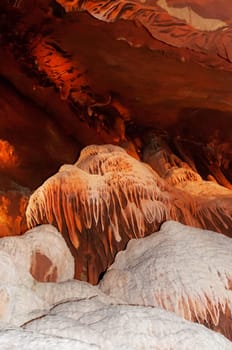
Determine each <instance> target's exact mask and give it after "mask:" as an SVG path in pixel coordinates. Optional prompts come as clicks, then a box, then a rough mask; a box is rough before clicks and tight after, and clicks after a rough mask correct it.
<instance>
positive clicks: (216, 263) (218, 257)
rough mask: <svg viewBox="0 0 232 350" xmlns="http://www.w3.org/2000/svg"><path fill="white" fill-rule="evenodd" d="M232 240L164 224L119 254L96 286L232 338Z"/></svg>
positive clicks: (119, 296) (180, 226)
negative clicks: (164, 310) (166, 311)
mask: <svg viewBox="0 0 232 350" xmlns="http://www.w3.org/2000/svg"><path fill="white" fill-rule="evenodd" d="M231 248H232V241H231V238H228V237H226V236H224V235H219V234H217V233H214V232H211V231H203V230H200V229H197V228H190V227H187V226H184V225H181V224H180V223H177V222H173V221H170V222H167V223H164V224H163V225H162V227H161V230H160V231H159V232H157V233H154V234H152V235H151V236H149V237H146V238H143V239H140V240H137V241H136V240H132V241H130V242H129V244H128V246H127V249H126V250H125V251H124V252H120V253H118V255H117V256H116V260H115V262H114V264H113V265H112V266H111V267H110V268H109V269H108V271H107V273H106V274H105V276H104V278H103V280H102V281H101V284H100V287H101V290H102V291H103V292H105V293H106V294H108V295H110V296H112V297H117V298H120V299H122V300H123V301H124V302H126V303H127V304H133V305H143V306H155V307H162V308H164V309H166V310H168V311H172V312H175V313H176V314H178V315H180V316H181V317H184V318H185V319H187V320H191V321H194V322H198V323H202V324H204V325H206V326H207V327H209V328H211V329H213V330H216V331H219V332H221V333H222V334H224V335H225V336H227V337H228V338H230V339H231V334H232V333H231V332H232V316H231V313H232V290H231V281H232V274H231V266H232V257H231Z"/></svg>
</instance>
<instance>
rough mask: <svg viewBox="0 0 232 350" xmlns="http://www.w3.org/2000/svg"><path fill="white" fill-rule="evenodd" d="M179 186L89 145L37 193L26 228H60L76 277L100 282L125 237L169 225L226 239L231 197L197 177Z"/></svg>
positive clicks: (107, 148) (118, 153)
mask: <svg viewBox="0 0 232 350" xmlns="http://www.w3.org/2000/svg"><path fill="white" fill-rule="evenodd" d="M160 164H162V162H161V163H160ZM167 165H168V163H167ZM190 170H191V169H190ZM190 170H188V171H189V172H190ZM180 171H181V168H180ZM193 173H194V172H193V171H192V170H191V174H193ZM175 176H176V174H174V177H175ZM182 176H183V174H182ZM177 183H178V186H177V188H175V187H173V183H172V182H170V184H172V187H171V186H170V185H169V184H167V183H165V182H164V180H163V179H162V178H160V177H159V176H158V174H157V173H156V172H155V171H153V170H152V169H151V168H150V167H149V166H148V165H146V164H145V163H142V162H140V161H138V160H136V159H134V158H132V157H130V156H129V155H128V154H127V153H126V152H125V151H124V150H123V149H121V148H120V147H118V146H112V145H104V146H89V147H86V148H85V149H83V150H82V152H81V155H80V158H79V160H78V161H77V162H76V163H75V164H74V165H64V166H62V167H61V168H60V171H59V172H58V173H57V174H55V175H54V176H53V177H51V178H49V179H48V180H47V181H46V182H45V183H44V184H43V185H42V186H41V187H39V188H38V189H37V190H36V191H35V192H34V194H33V195H32V196H31V197H30V200H29V203H28V207H27V210H26V216H27V223H28V226H29V227H33V226H35V225H37V224H41V223H50V224H53V225H55V226H56V227H58V229H59V231H60V232H62V234H63V235H64V237H65V239H66V241H67V243H68V245H69V247H70V248H71V251H72V253H73V255H74V256H75V259H76V272H75V276H76V277H77V278H78V279H83V280H88V281H90V282H92V283H97V281H98V279H99V276H100V275H101V273H102V272H104V271H105V270H106V268H107V267H108V266H109V265H110V264H111V263H112V261H113V259H114V256H115V254H116V253H117V252H118V251H119V250H122V249H124V248H125V246H126V243H127V242H128V241H129V239H131V238H141V237H144V236H146V235H147V234H150V233H151V232H154V231H156V230H158V229H159V226H160V224H161V223H163V222H164V221H166V220H168V219H173V220H176V221H180V222H182V223H185V224H188V225H190V226H196V227H202V228H208V229H214V230H215V231H219V232H224V231H225V232H226V233H228V234H230V232H229V230H230V224H231V210H232V208H231V205H230V204H231V191H229V190H227V189H224V188H222V187H220V186H218V185H215V184H213V183H208V182H204V181H202V180H201V178H200V177H199V176H198V175H197V174H195V177H193V178H190V179H189V178H188V177H187V178H185V179H184V185H185V186H187V185H188V186H189V188H190V189H188V188H187V189H185V188H183V182H181V183H180V181H179V182H178V181H177ZM215 193H216V194H217V196H218V198H217V200H215Z"/></svg>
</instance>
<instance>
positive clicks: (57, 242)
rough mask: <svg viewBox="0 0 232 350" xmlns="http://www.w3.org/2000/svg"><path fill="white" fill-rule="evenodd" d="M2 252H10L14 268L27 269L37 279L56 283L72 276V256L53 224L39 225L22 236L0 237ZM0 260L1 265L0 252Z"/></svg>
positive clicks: (0, 251)
mask: <svg viewBox="0 0 232 350" xmlns="http://www.w3.org/2000/svg"><path fill="white" fill-rule="evenodd" d="M2 252H5V253H8V254H9V255H10V258H11V260H12V262H13V263H14V265H15V267H16V269H17V270H20V269H22V270H23V271H27V272H30V273H31V274H32V276H33V277H34V278H35V279H36V280H38V281H41V282H45V281H47V282H50V281H51V282H60V281H66V280H68V279H71V278H73V276H74V259H73V257H72V255H71V253H70V250H69V249H68V247H67V245H66V243H65V241H64V239H63V237H62V235H61V234H60V233H59V232H58V231H57V229H56V228H55V227H54V226H51V225H41V226H38V227H35V228H33V229H31V230H29V231H27V232H26V233H25V234H24V235H23V236H16V237H12V236H11V237H4V238H1V239H0V254H1V253H2ZM0 259H1V260H0V263H1V264H2V258H1V255H0ZM1 270H2V269H1ZM4 271H5V273H6V274H8V271H7V270H2V272H3V273H4Z"/></svg>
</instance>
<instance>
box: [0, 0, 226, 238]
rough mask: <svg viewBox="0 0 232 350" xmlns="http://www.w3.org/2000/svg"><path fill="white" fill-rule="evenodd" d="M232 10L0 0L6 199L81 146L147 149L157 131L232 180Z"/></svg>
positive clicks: (158, 3) (152, 1) (167, 3)
mask: <svg viewBox="0 0 232 350" xmlns="http://www.w3.org/2000/svg"><path fill="white" fill-rule="evenodd" d="M231 18H232V8H231V6H229V5H228V2H227V1H220V4H219V3H218V2H217V1H216V0H203V1H201V0H189V1H187V0H185V1H183V0H147V1H142V0H141V1H139V0H134V1H125V0H115V1H94V0H92V1H91V0H79V1H78V0H72V1H68V0H57V1H53V0H51V1H50V0H33V1H32V0H2V1H1V4H0V51H1V54H0V126H1V128H0V139H1V144H0V146H1V147H0V160H1V166H0V178H1V190H2V191H1V198H0V200H1V207H2V206H3V203H5V202H4V201H5V199H4V198H7V199H9V198H12V196H13V197H14V198H15V192H17V193H20V194H22V195H19V196H18V197H17V200H16V203H17V208H21V207H22V206H24V205H23V204H22V203H21V202H22V198H24V196H27V194H28V193H30V192H31V191H32V190H34V189H35V188H36V187H38V186H39V185H41V183H42V182H43V181H44V180H45V179H46V178H48V177H49V176H51V175H52V174H53V173H55V172H56V171H57V169H58V168H59V166H60V165H62V164H64V163H73V162H74V161H76V159H77V157H78V154H79V152H80V150H81V149H82V148H83V147H84V146H87V145H90V144H107V143H108V144H109V143H111V144H115V145H120V146H123V147H124V148H126V149H127V150H128V152H129V153H131V154H133V155H134V156H135V157H136V158H138V159H139V158H142V154H143V149H144V148H145V147H146V143H147V140H148V139H149V135H150V134H149V133H150V132H151V131H152V132H153V133H155V134H158V136H159V137H160V135H165V138H166V139H165V140H166V141H167V140H168V147H169V150H172V152H174V153H176V154H177V155H178V156H179V157H180V158H182V160H184V161H187V160H188V161H187V163H188V164H189V165H190V166H191V167H192V168H194V170H197V172H199V173H200V175H201V176H203V178H204V179H207V177H208V176H213V177H214V178H215V179H216V181H217V182H218V183H219V184H221V185H223V186H225V187H227V188H230V189H231V182H232V146H231V142H232V131H231V130H232V129H231V126H232V92H231V84H232V46H231V37H232V27H231V22H232V20H231ZM4 191H5V192H4ZM5 193H7V195H6V196H5ZM7 203H8V202H7ZM23 203H24V199H23ZM10 210H11V211H12V212H14V215H13V214H12V215H13V217H14V218H15V220H16V224H15V223H14V225H16V226H17V217H18V216H17V213H18V211H19V209H17V210H16V209H15V208H11V209H10ZM15 210H16V212H17V213H15ZM20 210H23V209H20ZM0 225H1V222H0ZM6 231H7V230H6ZM6 234H8V231H7V233H6Z"/></svg>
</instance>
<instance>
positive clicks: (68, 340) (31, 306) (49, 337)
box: [0, 223, 232, 350]
mask: <svg viewBox="0 0 232 350" xmlns="http://www.w3.org/2000/svg"><path fill="white" fill-rule="evenodd" d="M170 225H174V227H179V228H180V231H181V230H182V233H183V232H185V234H186V236H188V234H189V235H190V245H191V242H192V241H191V232H190V230H189V228H186V227H185V226H178V224H175V223H167V224H166V229H167V228H169V227H170ZM175 225H177V226H175ZM171 227H172V226H171ZM164 228H165V225H164ZM169 231H170V235H171V234H173V232H171V230H169ZM42 232H43V233H42ZM46 232H47V233H48V236H49V235H51V237H52V235H53V237H54V240H53V245H55V242H56V239H57V237H58V236H57V231H56V230H55V229H54V228H52V227H49V226H47V225H45V226H41V227H40V228H39V229H38V230H37V229H34V230H33V231H30V232H29V233H27V234H26V235H25V238H23V237H21V238H20V239H21V240H22V241H23V239H25V240H27V239H28V237H31V236H32V237H33V236H34V235H35V234H37V235H38V237H37V238H36V239H35V240H34V239H32V238H31V246H32V247H34V245H33V242H34V241H36V242H37V244H36V247H38V246H39V247H40V248H41V252H43V253H44V252H45V250H44V249H43V244H45V245H47V244H48V242H49V243H51V240H50V239H51V237H49V238H48V240H46ZM175 232H176V230H175ZM189 232H190V233H189ZM161 233H162V231H161V232H159V233H157V234H154V235H152V236H151V237H149V238H151V240H152V239H154V237H155V236H157V237H159V236H160V235H161ZM201 234H202V235H206V237H208V236H209V233H207V232H204V231H201ZM210 234H212V235H214V233H210ZM163 236H164V241H165V240H166V241H167V237H166V236H165V233H164V232H163ZM59 237H61V239H62V240H63V238H62V236H61V235H59ZM197 237H198V236H197V234H196V238H197ZM218 237H219V239H218V240H217V244H216V245H218V250H219V251H221V250H222V251H224V250H223V249H224V245H223V243H221V240H220V237H221V238H223V236H220V235H218ZM149 238H144V239H141V240H139V241H136V242H131V244H130V245H129V250H130V247H133V245H135V246H136V243H138V249H136V251H137V253H136V254H134V255H133V254H132V256H131V259H130V258H129V256H128V262H126V260H125V259H124V263H125V264H127V265H128V271H129V270H130V269H131V267H132V265H133V261H136V262H137V270H138V272H139V271H140V265H141V264H142V263H140V259H141V261H142V260H144V261H146V258H148V257H149V249H153V250H154V254H155V251H156V249H155V248H154V245H152V244H151V240H150V241H149ZM15 239H16V238H15V237H12V240H15ZM17 239H19V238H17ZM4 240H5V239H2V241H3V243H4V242H5V241H4ZM39 241H41V242H40V243H38V242H39ZM147 241H148V242H150V244H149V245H148V246H147V244H146V242H147ZM183 241H184V240H183ZM197 241H198V239H196V242H197ZM209 241H210V240H209ZM141 242H142V243H141ZM143 242H144V243H143ZM185 242H186V240H185ZM222 242H223V239H222ZM3 243H2V244H1V240H0V246H1V247H2V250H1V249H0V349H1V350H12V349H19V348H20V349H21V350H34V349H36V350H44V349H46V350H53V349H54V350H57V349H61V350H62V349H65V350H69V349H70V350H74V349H78V350H82V349H83V350H84V349H86V350H89V349H90V350H92V349H93V350H94V349H101V350H105V349H107V350H124V349H125V350H126V349H132V350H141V349H157V350H158V349H159V350H184V349H186V350H189V349H195V350H208V349H211V350H231V349H232V343H231V342H230V341H229V340H228V339H226V338H225V337H224V336H222V335H220V334H218V333H216V332H213V331H211V330H209V329H207V328H206V327H204V326H202V325H198V324H196V323H193V322H190V321H186V320H185V319H183V318H181V317H179V316H177V315H176V314H174V313H171V312H168V311H166V310H164V309H161V308H156V307H150V306H146V305H143V306H139V305H129V304H135V303H136V302H135V299H133V298H134V296H135V294H136V293H135V292H136V291H135V290H130V293H131V298H130V297H129V296H128V295H129V294H126V298H125V297H124V295H123V292H122V293H121V294H120V293H119V292H117V293H116V292H115V293H113V292H112V294H115V297H111V296H109V295H107V294H105V293H104V292H103V291H102V290H103V289H104V288H103V287H104V283H105V287H106V284H107V283H109V281H110V279H109V278H108V277H107V276H108V274H110V271H113V270H112V268H111V270H110V271H109V272H108V273H107V274H106V277H105V278H104V280H103V282H102V284H101V289H102V290H101V289H100V288H99V286H92V285H90V284H88V283H87V282H81V281H76V280H73V279H69V280H66V281H65V280H64V276H65V274H64V275H63V281H61V282H38V281H36V280H35V279H34V278H33V277H32V275H31V273H30V271H31V270H30V269H28V266H29V265H28V264H27V263H25V262H24V263H23V262H22V261H21V263H20V260H19V258H17V257H19V256H20V259H22V260H23V258H24V256H23V245H21V246H20V245H18V247H19V252H18V253H17V252H16V250H17V249H12V255H11V254H10V249H8V250H7V249H5V250H4V247H8V248H9V246H12V247H16V246H15V245H13V244H12V245H10V244H9V245H7V244H6V242H5V243H4V244H3ZM11 243H12V242H11ZM172 243H173V241H172ZM205 243H207V242H205ZM178 244H179V242H177V241H176V246H177V245H178ZM25 246H26V249H25V261H27V259H28V249H29V248H28V247H27V244H26V245H25ZM29 246H30V244H29ZM61 246H62V244H61V243H60V247H61ZM158 246H159V247H160V252H161V254H162V252H163V253H164V251H163V250H162V244H161V240H160V241H159V244H158ZM64 247H65V245H64ZM139 247H140V248H139ZM181 248H183V247H182V246H181ZM229 248H230V247H229V244H228V249H229ZM47 249H48V247H47ZM50 249H52V247H50ZM54 249H56V248H54ZM209 249H211V250H212V247H211V245H210V244H209ZM132 250H133V249H132ZM193 251H194V250H193ZM17 254H19V255H17ZM56 254H61V252H59V253H58V251H57V250H56ZM141 254H142V255H141ZM120 255H121V256H122V257H123V256H124V257H125V256H126V255H128V253H127V251H126V252H124V253H120V254H119V255H118V258H117V259H116V262H115V264H118V262H119V261H120ZM141 256H142V257H141ZM49 258H50V259H52V254H50V255H49ZM196 258H197V257H196ZM56 259H57V256H56V257H54V261H57V260H56ZM60 259H61V261H60V264H62V262H63V263H64V266H65V261H63V259H66V254H65V253H63V256H61V255H60ZM166 260H167V257H166ZM51 261H52V263H53V260H51ZM228 262H229V261H228V260H226V257H225V260H224V263H225V264H226V263H228ZM217 263H220V264H221V265H222V264H223V263H222V262H221V261H220V262H219V260H216V261H215V264H217ZM70 264H72V268H70V269H73V259H70ZM172 264H173V266H176V269H177V268H178V259H176V260H175V259H173V261H172ZM113 266H114V265H113ZM135 266H136V264H135ZM223 266H224V265H223ZM121 267H122V269H121V271H122V272H123V263H122V265H121ZM43 268H44V265H41V269H43ZM212 269H213V266H212ZM228 269H229V268H228ZM67 271H69V272H67V276H69V273H70V271H71V270H69V269H67ZM115 271H116V270H115ZM220 271H222V270H220ZM118 272H119V270H118ZM166 273H167V274H168V273H169V264H168V260H167V264H166V265H165V264H164V265H163V274H166ZM203 273H204V269H203ZM124 276H126V275H125V274H124ZM198 277H199V276H198ZM203 277H204V276H203V275H202V278H203ZM117 278H118V281H116V280H115V279H114V280H112V281H111V282H110V283H111V284H112V288H111V291H113V290H114V289H115V291H116V289H117V288H116V286H117V283H119V285H120V286H121V287H120V288H121V291H126V288H127V286H128V285H127V279H125V278H124V279H121V278H120V273H118V275H117ZM139 278H140V284H141V285H142V284H143V285H144V287H146V288H147V290H144V291H143V298H144V297H145V294H146V293H149V288H150V291H151V287H153V282H154V281H153V282H152V281H150V282H151V284H150V286H149V285H145V284H144V280H145V279H146V276H145V274H144V275H143V276H141V275H140V277H139ZM199 278H201V276H200V277H199ZM221 278H222V280H224V279H225V276H224V275H223V274H222V275H221ZM193 279H194V274H193ZM190 280H191V277H189V281H190ZM215 281H216V282H215V283H216V285H215V286H216V290H215V293H218V294H219V298H220V292H221V290H220V289H219V288H218V287H217V280H216V278H215ZM173 282H174V281H173ZM189 283H190V282H189ZM169 287H170V285H167V288H169ZM181 287H184V284H183V286H181ZM133 288H135V285H133ZM167 288H166V290H165V291H164V297H166V295H167V294H168V293H170V292H172V290H171V289H170V290H168V289H167ZM177 288H179V284H178V280H177ZM107 292H109V285H108V289H107ZM137 292H138V294H139V292H140V291H139V290H138V289H137ZM228 293H229V291H228ZM215 298H216V294H215ZM125 299H127V300H125ZM131 300H133V301H131ZM138 300H140V299H138ZM144 300H145V299H144ZM220 300H222V298H221V299H220ZM170 302H171V299H170ZM141 304H142V303H141ZM144 304H146V303H144Z"/></svg>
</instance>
